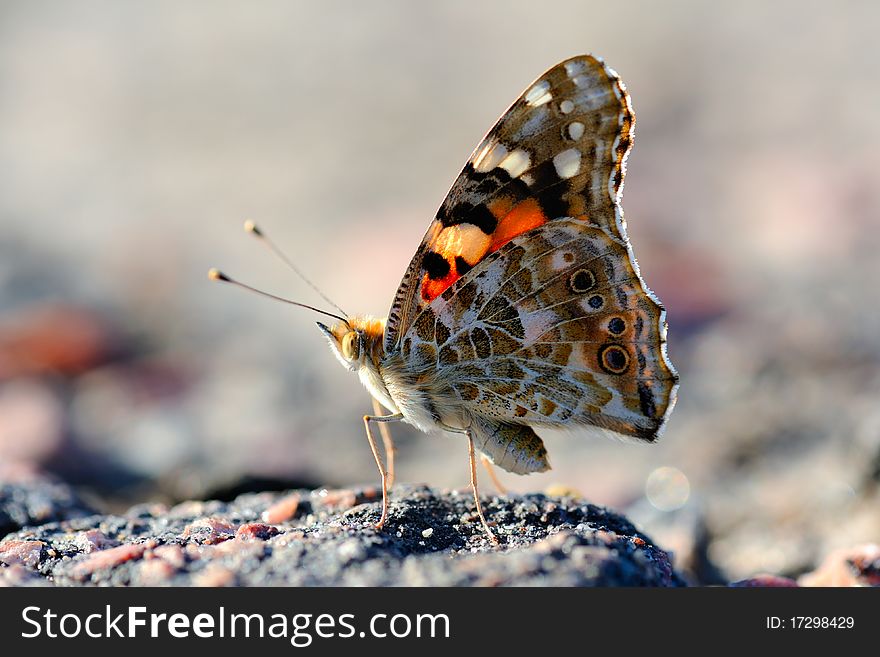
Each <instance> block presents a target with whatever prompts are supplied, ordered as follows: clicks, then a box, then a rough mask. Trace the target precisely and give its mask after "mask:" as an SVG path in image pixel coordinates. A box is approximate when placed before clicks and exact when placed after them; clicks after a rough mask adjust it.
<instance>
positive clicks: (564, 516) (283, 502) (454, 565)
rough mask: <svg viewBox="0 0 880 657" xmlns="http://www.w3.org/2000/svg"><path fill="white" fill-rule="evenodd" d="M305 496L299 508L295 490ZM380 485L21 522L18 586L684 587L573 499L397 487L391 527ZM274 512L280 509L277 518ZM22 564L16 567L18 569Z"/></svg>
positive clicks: (643, 539) (4, 556)
mask: <svg viewBox="0 0 880 657" xmlns="http://www.w3.org/2000/svg"><path fill="white" fill-rule="evenodd" d="M294 499H295V500H297V503H296V504H295V505H294V504H293V503H292V501H293V500H294ZM380 505H381V500H380V499H377V495H376V491H375V489H372V488H364V489H353V490H343V491H317V492H310V491H306V490H300V491H287V492H284V493H278V494H275V493H259V494H246V495H241V496H239V497H238V498H236V499H235V500H233V501H232V502H229V503H223V502H216V501H209V502H185V503H181V504H178V505H177V506H175V507H173V508H171V509H168V508H166V507H164V506H162V505H154V506H148V505H140V506H137V507H134V508H132V509H131V510H129V511H128V512H127V513H125V514H124V515H104V516H100V515H93V516H91V517H87V518H71V519H63V520H61V521H60V522H50V523H47V524H42V525H40V526H37V527H25V528H22V529H20V530H19V531H18V532H16V533H14V534H12V535H10V536H7V537H6V539H4V540H3V541H2V542H0V562H3V563H5V564H6V565H7V566H8V567H7V568H4V569H2V570H0V573H3V572H4V571H9V572H8V573H7V574H6V575H5V576H4V577H2V578H0V581H2V583H6V584H11V585H30V584H50V585H58V586H76V585H131V586H157V585H174V586H190V585H197V586H265V585H285V586H308V585H332V586H507V585H541V586H681V585H683V584H684V582H683V580H682V578H681V577H680V576H679V575H678V573H676V572H675V570H674V569H673V567H672V564H671V562H670V559H669V557H668V555H667V554H666V552H664V551H663V550H661V549H660V548H658V547H656V546H655V545H654V544H653V542H652V541H651V539H650V538H649V537H648V536H646V535H644V534H642V533H641V532H639V531H638V530H637V529H636V528H635V527H634V526H633V525H632V524H631V523H630V522H629V521H628V520H627V519H626V518H624V517H623V516H620V515H618V514H616V513H613V512H611V511H609V510H607V509H604V508H602V507H598V506H594V505H592V504H588V503H586V502H584V501H582V500H577V499H574V498H571V497H550V496H546V495H540V494H532V495H523V496H509V497H493V498H491V499H489V500H487V501H486V502H485V503H484V509H485V512H486V514H487V517H488V519H489V520H490V522H491V524H492V525H493V530H494V531H495V532H496V534H497V536H498V538H499V540H500V543H501V546H500V547H498V548H496V547H493V546H492V544H491V543H490V542H489V540H488V539H487V537H486V535H485V533H484V532H483V529H482V527H481V525H480V522H479V519H478V517H477V516H476V514H475V513H474V511H473V499H472V497H471V495H470V493H469V492H468V491H437V490H433V489H430V488H427V487H412V486H398V487H396V488H395V489H394V496H393V499H392V503H391V508H390V512H389V518H388V522H387V524H386V526H385V528H384V530H383V531H376V529H375V527H374V525H375V523H376V521H377V520H378V518H379V511H380V509H381V506H380ZM279 509H281V510H282V511H283V512H278V513H269V514H268V516H269V517H273V518H279V520H278V521H277V522H267V520H266V517H267V515H266V512H267V511H270V510H274V511H278V510H279ZM13 568H14V571H13V570H12V569H13Z"/></svg>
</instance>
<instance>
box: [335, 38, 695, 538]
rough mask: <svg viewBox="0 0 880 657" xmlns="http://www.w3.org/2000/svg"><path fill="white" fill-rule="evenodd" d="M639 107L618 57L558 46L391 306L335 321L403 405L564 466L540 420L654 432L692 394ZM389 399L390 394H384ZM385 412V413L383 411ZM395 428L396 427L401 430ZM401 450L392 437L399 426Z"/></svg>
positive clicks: (356, 357) (533, 461)
mask: <svg viewBox="0 0 880 657" xmlns="http://www.w3.org/2000/svg"><path fill="white" fill-rule="evenodd" d="M634 123H635V116H634V114H633V111H632V108H631V106H630V100H629V96H628V95H627V93H626V89H625V87H624V85H623V83H622V82H621V81H620V78H619V77H618V76H617V74H616V73H615V72H614V71H613V70H611V69H610V68H608V67H607V66H605V64H604V63H603V62H602V60H600V59H598V58H596V57H593V56H590V55H584V56H579V57H574V58H572V59H569V60H566V61H564V62H561V63H560V64H557V65H556V66H554V67H553V68H551V69H550V70H549V71H547V72H546V73H544V74H543V75H542V76H541V77H540V78H538V80H537V81H536V82H534V83H533V84H532V85H531V86H529V88H528V89H527V90H526V91H525V92H524V93H523V94H522V95H521V96H520V97H519V98H518V99H517V100H516V102H514V103H513V105H512V106H511V107H510V108H509V109H508V110H507V112H505V113H504V115H503V116H502V117H501V119H500V120H499V121H498V123H497V124H496V125H495V127H494V128H492V130H491V131H490V132H489V134H488V135H487V136H486V137H485V138H484V139H483V141H482V142H481V143H480V145H479V146H477V148H476V150H475V151H474V153H473V155H471V157H470V159H469V160H468V162H467V164H466V165H465V167H464V170H463V171H462V172H461V174H460V175H459V177H458V179H457V180H456V181H455V183H454V184H453V186H452V189H451V190H450V191H449V194H448V195H447V197H446V199H445V200H444V202H443V204H442V206H441V207H440V210H439V211H438V213H437V216H436V218H435V219H434V221H433V222H432V223H431V225H430V226H429V227H428V232H427V233H426V234H425V237H424V239H423V240H422V243H421V245H420V246H419V248H418V250H417V251H416V254H415V256H414V257H413V259H412V262H411V263H410V265H409V267H408V268H407V270H406V273H405V274H404V276H403V280H402V281H401V283H400V287H399V288H398V290H397V294H396V295H395V297H394V302H393V303H392V305H391V310H390V312H389V315H388V318H387V319H378V318H374V317H364V316H360V317H347V318H345V319H342V320H341V321H339V322H337V323H335V324H334V325H333V326H329V327H328V326H325V325H324V324H321V323H319V324H318V326H319V327H320V328H321V330H322V331H323V332H324V334H325V335H326V337H327V339H328V340H329V342H330V346H331V348H332V350H333V353H334V354H335V355H336V357H337V358H338V359H339V361H340V362H341V363H342V364H343V365H344V366H345V367H346V368H348V369H349V370H351V371H353V372H357V373H358V375H359V376H360V379H361V381H362V382H363V384H364V385H365V386H366V387H367V389H368V390H369V391H370V393H371V394H372V396H373V397H374V399H375V400H378V401H379V402H381V404H382V406H384V407H385V408H387V409H389V410H390V411H392V413H391V414H390V415H384V416H381V415H379V411H378V410H377V412H376V415H372V416H365V417H364V425H365V427H366V431H367V437H368V439H369V441H370V447H371V449H372V451H373V455H374V457H375V459H376V463H377V465H378V466H379V471H380V472H381V473H382V488H383V504H382V516H381V519H380V520H379V523H378V527H381V526H382V525H383V524H384V522H385V520H386V518H387V515H388V494H387V493H388V479H389V475H388V474H387V473H386V468H385V467H384V466H383V463H382V459H381V458H380V456H379V452H378V449H377V446H376V441H375V439H374V437H373V434H372V431H371V424H372V423H374V422H377V423H385V422H389V421H394V420H400V421H403V422H407V423H409V424H411V425H414V426H416V427H418V428H419V429H421V430H422V431H425V432H434V431H450V432H455V433H460V434H463V435H464V436H465V437H466V438H467V440H468V445H469V451H470V467H471V483H472V487H473V491H474V500H475V502H476V506H477V511H478V513H479V516H480V519H481V521H482V523H483V526H484V528H485V530H486V532H487V533H488V535H489V537H490V538H491V539H492V540H493V541H496V539H495V537H494V535H493V534H492V531H491V530H490V529H489V527H488V525H487V523H486V520H485V517H484V515H483V512H482V508H481V506H480V499H479V494H478V492H477V486H476V466H475V458H474V454H475V450H479V451H480V452H481V453H482V454H483V455H485V456H486V457H488V459H489V460H491V461H492V462H493V463H495V464H496V465H498V466H500V467H501V468H503V469H505V470H507V471H509V472H515V473H519V474H527V473H531V472H542V471H545V470H547V469H549V467H550V465H549V462H548V460H547V454H546V450H545V449H544V444H543V442H542V440H541V438H540V437H538V435H537V434H536V433H535V431H534V428H536V427H537V428H541V427H557V428H558V427H567V428H580V427H592V428H598V429H601V430H607V431H609V432H613V433H614V434H619V435H623V436H630V437H634V438H637V439H640V440H645V441H649V442H650V441H654V440H656V438H657V437H658V435H659V434H660V432H661V431H662V429H663V426H664V424H665V422H666V420H667V418H668V417H669V414H670V412H671V411H672V408H673V405H674V404H675V398H676V391H677V387H678V375H677V374H676V372H675V369H674V367H673V365H672V363H671V362H670V360H669V358H668V357H667V355H666V321H665V311H664V309H663V306H662V305H661V304H660V302H659V301H658V300H657V298H656V297H655V296H654V295H653V294H652V293H651V291H650V290H649V289H648V287H647V286H646V285H645V283H644V281H642V278H641V276H640V274H639V268H638V265H637V263H636V259H635V257H634V255H633V252H632V248H631V246H630V243H629V240H628V239H627V235H626V224H625V221H624V218H623V211H622V209H621V206H620V197H621V193H622V191H623V178H624V174H625V171H626V158H627V155H628V153H629V151H630V148H631V146H632V140H633V126H634ZM376 408H377V409H378V407H376ZM380 427H382V428H384V425H382V424H380ZM386 435H387V434H385V432H383V436H386ZM385 446H386V453H387V454H388V458H389V460H390V459H391V457H392V454H393V447H392V445H391V443H390V439H386V445H385Z"/></svg>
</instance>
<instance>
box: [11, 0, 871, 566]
mask: <svg viewBox="0 0 880 657" xmlns="http://www.w3.org/2000/svg"><path fill="white" fill-rule="evenodd" d="M878 21H880V9H878V7H877V5H876V4H875V3H870V2H862V3H859V2H851V3H846V4H843V5H833V4H832V3H818V2H776V3H759V2H742V3H735V4H733V5H724V6H723V7H721V6H720V5H717V4H714V3H704V2H698V1H693V2H684V1H674V2H665V3H655V2H649V1H644V2H627V3H625V4H620V3H609V2H604V3H599V2H560V1H555V2H544V3H539V4H536V3H534V2H505V3H501V2H483V3H473V2H466V1H454V2H444V3H412V2H405V1H400V2H370V3H361V2H275V1H264V2H260V3H256V4H254V3H247V2H243V1H242V2H219V1H210V2H208V1H205V2H193V1H187V2H180V1H177V0H174V1H171V0H168V1H164V2H163V1H155V2H126V3H120V2H114V1H112V0H107V1H105V2H94V1H83V2H77V3H67V2H43V1H34V0H28V1H21V2H16V1H9V0H6V1H4V2H3V3H2V4H0V228H2V230H0V479H2V480H6V481H14V480H20V479H23V478H27V477H33V476H41V475H43V474H48V475H51V476H53V477H57V478H59V479H61V480H64V481H66V482H68V483H70V484H72V485H74V486H76V487H77V489H78V490H79V491H80V492H81V494H83V495H85V496H87V497H89V499H92V500H95V502H96V504H99V505H100V506H102V507H103V508H105V509H109V510H121V509H124V508H126V507H127V506H128V505H130V504H133V503H137V502H143V501H146V500H163V501H169V502H173V501H178V500H181V499H187V498H202V497H220V498H224V499H228V498H229V497H231V496H234V495H235V494H236V493H238V492H241V491H246V490H262V489H280V488H287V487H292V486H308V487H317V486H352V485H357V484H375V483H377V482H378V475H377V472H376V468H375V464H374V463H373V460H372V457H371V455H370V452H369V448H368V446H367V442H366V440H365V438H364V435H363V426H362V423H361V419H360V418H361V415H363V413H365V412H367V411H369V409H370V402H369V398H368V396H367V393H366V391H365V390H364V389H363V388H362V387H361V385H360V383H359V382H358V380H357V379H356V377H353V376H351V375H350V374H348V373H347V372H346V371H344V370H343V369H342V368H341V367H340V366H339V365H338V363H337V362H336V360H335V359H334V358H333V356H332V355H331V354H330V353H329V351H328V350H327V348H326V344H325V342H324V339H323V338H322V336H321V335H320V333H319V332H318V330H317V329H316V327H315V325H314V321H315V319H316V318H315V317H314V316H313V315H311V314H309V313H307V312H305V311H301V310H298V309H294V308H290V307H288V306H284V305H280V304H273V303H271V302H269V301H266V300H264V299H260V298H258V297H256V296H252V295H247V294H245V293H243V292H241V291H239V290H235V289H231V288H228V287H224V286H221V285H217V284H212V283H210V282H209V281H208V280H207V279H206V276H205V272H206V270H207V269H208V267H210V266H219V267H221V268H223V269H224V270H226V271H227V272H228V273H230V274H233V275H236V276H238V277H240V278H243V279H245V280H247V281H248V282H251V283H253V284H255V285H257V286H259V287H262V288H265V289H267V290H269V291H271V292H276V293H281V294H286V295H289V296H292V297H294V298H296V299H299V300H302V301H305V302H311V303H317V304H318V305H326V304H323V302H321V300H320V299H319V298H317V297H316V295H315V294H314V293H313V292H311V291H310V290H309V289H308V288H307V287H306V286H305V285H303V284H302V283H301V282H300V281H298V280H297V279H296V278H295V277H294V276H293V275H291V274H290V272H288V271H286V270H285V269H284V268H283V267H282V266H281V265H280V264H279V263H278V262H276V261H275V260H273V259H272V258H271V257H270V256H269V255H268V254H267V253H266V252H265V251H264V250H263V249H262V248H261V247H260V245H259V244H257V243H256V242H255V241H254V240H253V239H251V238H249V237H247V236H246V235H245V234H244V233H243V232H242V230H241V224H242V222H243V220H244V219H246V218H251V219H254V220H255V221H256V222H257V223H258V224H259V225H260V226H261V227H263V228H264V229H265V230H266V231H267V232H268V233H269V234H270V235H272V236H273V238H274V239H275V241H276V242H277V243H278V244H279V245H281V246H282V247H283V248H284V249H285V250H286V251H287V252H288V253H289V254H290V256H291V257H292V258H293V259H294V260H295V261H296V263H297V264H298V266H299V267H301V268H302V269H303V270H304V271H306V272H307V273H308V274H309V275H310V276H311V277H312V278H313V279H314V280H315V281H316V282H317V283H318V284H319V285H320V286H321V287H322V289H323V290H324V291H325V292H326V293H327V294H328V295H329V296H331V297H332V298H333V299H334V300H335V301H336V302H337V303H338V304H339V305H341V306H342V307H343V308H345V309H346V310H347V311H348V312H350V313H372V314H376V315H380V316H384V315H385V314H386V313H387V310H388V307H389V305H390V302H391V299H392V296H393V295H394V292H395V290H396V288H397V285H398V281H399V278H400V276H401V275H402V273H403V270H404V268H405V267H406V265H407V264H408V262H409V259H410V257H411V256H412V254H413V252H414V250H415V249H416V247H417V245H418V243H419V240H420V239H421V237H422V234H423V233H424V231H425V229H426V227H427V225H428V223H429V221H430V220H431V218H432V217H433V215H434V212H435V211H436V209H437V207H438V206H439V204H440V202H441V201H442V199H443V196H444V194H445V193H446V190H447V189H448V187H449V185H450V184H451V183H452V181H453V179H454V177H455V176H456V175H457V174H458V172H459V170H460V169H461V167H462V165H463V164H464V161H465V159H466V158H467V156H468V155H469V154H470V152H471V150H472V149H473V147H474V146H475V145H476V143H477V142H478V141H479V139H480V138H481V137H482V135H483V134H484V133H485V132H486V130H488V128H489V127H490V126H491V125H492V124H493V123H494V121H495V119H496V118H497V117H498V115H499V114H500V113H501V112H502V111H503V110H504V109H505V108H506V107H507V106H508V105H509V104H510V103H511V102H512V101H513V100H514V98H515V97H516V96H517V95H518V94H519V93H520V91H522V89H524V88H525V87H526V85H527V84H528V83H529V82H531V81H532V80H533V79H534V78H535V77H537V76H538V75H539V74H541V73H542V72H543V71H544V70H545V69H547V68H549V67H550V66H552V65H553V64H555V63H556V62H558V61H560V60H562V59H564V58H566V57H569V56H571V55H574V54H578V53H582V52H593V53H595V54H598V55H601V56H602V57H604V58H605V60H606V61H607V62H608V63H609V64H610V65H611V66H612V67H613V68H614V69H616V70H617V71H618V73H619V74H620V75H621V77H622V79H623V80H624V82H625V83H626V85H627V87H628V89H629V91H630V93H631V95H632V99H633V104H634V108H635V112H636V115H637V117H638V122H637V128H636V142H635V147H634V150H633V152H632V154H631V156H630V159H629V169H628V175H627V179H626V194H625V197H624V207H625V210H626V216H627V220H628V224H629V232H630V237H631V238H632V241H633V244H634V249H635V253H636V255H637V257H638V258H639V261H640V264H641V267H642V272H643V274H644V276H645V278H646V280H647V282H648V284H649V285H650V286H651V287H652V288H653V289H654V290H655V291H656V292H657V293H658V295H659V296H660V298H661V299H662V300H663V302H664V304H665V305H666V307H667V308H668V320H669V344H670V346H669V352H670V355H671V357H672V360H673V362H674V363H675V364H676V366H677V367H678V370H679V372H680V374H681V377H682V385H681V389H680V394H679V404H678V406H677V408H676V410H675V412H674V414H673V416H672V419H671V422H670V423H669V426H668V429H667V432H666V434H665V436H664V437H663V438H662V440H661V442H660V443H659V444H657V445H651V446H647V445H633V444H628V443H621V442H615V441H602V440H599V439H592V438H588V437H586V436H582V435H578V434H577V433H575V432H571V433H564V434H558V435H556V434H549V435H547V436H546V442H547V444H548V448H549V452H550V458H551V463H553V464H554V469H553V470H551V471H550V472H549V473H546V474H542V475H533V476H530V477H518V476H515V475H509V474H505V473H501V477H502V480H503V482H504V483H505V485H507V486H508V487H509V488H510V489H512V490H513V491H520V492H527V491H541V490H545V489H546V488H548V487H549V486H552V485H563V486H567V487H570V488H573V489H575V490H577V491H579V492H580V493H581V494H583V495H584V496H585V497H586V498H587V499H589V500H590V501H593V502H595V503H599V504H605V505H609V506H611V507H613V508H615V509H617V510H619V511H622V512H624V513H626V514H627V515H629V517H630V518H631V519H632V520H633V521H634V522H636V523H637V524H638V525H640V526H641V527H642V528H643V529H644V530H645V531H647V532H648V533H649V534H651V535H653V537H654V538H655V539H656V540H657V541H658V543H659V544H660V545H661V546H664V547H667V548H669V549H671V550H673V551H674V552H675V555H676V559H677V562H678V565H679V566H680V567H681V568H683V569H686V570H688V572H690V573H691V575H692V577H693V578H694V580H695V581H700V582H703V583H712V582H719V581H724V580H727V579H736V578H741V577H746V576H749V575H752V574H754V573H757V572H761V571H768V572H773V573H777V574H782V575H798V574H799V573H802V572H804V571H805V570H808V569H810V568H811V567H813V566H814V565H815V564H816V563H817V561H819V560H820V559H821V558H822V556H823V555H825V554H827V553H828V552H829V551H831V550H832V549H835V548H838V547H846V546H850V545H855V544H858V543H862V542H866V541H877V540H880V505H878V502H880V493H878V487H880V312H878V311H877V282H878V281H880V258H878V256H877V254H878V252H880V185H878V183H880V179H878V171H880V121H878V120H877V117H878V116H880V82H878V77H877V62H878V61H880V40H878V39H877V38H876V26H877V24H878ZM392 431H393V433H394V435H395V437H396V440H397V442H398V447H399V452H398V461H397V464H398V465H397V473H398V479H399V480H400V481H406V482H427V483H430V484H431V485H435V486H452V487H465V486H466V485H467V482H468V468H467V449H466V444H465V443H464V441H462V440H461V439H460V437H456V436H445V435H437V436H426V435H423V434H418V433H417V432H414V431H412V430H410V429H408V428H406V427H402V426H394V427H393V429H392ZM481 476H482V478H483V481H484V486H485V488H484V490H485V491H486V492H489V491H490V490H491V489H490V484H489V481H488V479H487V478H486V477H485V476H484V475H482V473H481Z"/></svg>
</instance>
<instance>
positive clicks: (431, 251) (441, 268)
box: [385, 55, 635, 351]
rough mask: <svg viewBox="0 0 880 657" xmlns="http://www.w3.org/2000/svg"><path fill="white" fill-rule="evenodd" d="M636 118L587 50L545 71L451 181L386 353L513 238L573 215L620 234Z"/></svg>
mask: <svg viewBox="0 0 880 657" xmlns="http://www.w3.org/2000/svg"><path fill="white" fill-rule="evenodd" d="M634 122H635V117H634V115H633V112H632V109H631V107H630V102H629V97H628V96H627V94H626V90H625V88H624V86H623V83H622V82H621V81H620V79H619V78H618V77H617V74H616V73H615V72H614V71H612V70H611V69H610V68H608V67H607V66H605V64H604V63H603V62H602V61H601V60H599V59H597V58H595V57H592V56H590V55H583V56H580V57H574V58H572V59H569V60H566V61H564V62H562V63H560V64H558V65H556V66H554V67H553V68H551V69H550V70H549V71H547V72H546V73H544V75H542V76H541V77H540V78H538V80H537V81H535V82H534V83H533V84H532V85H530V86H529V88H528V89H526V91H525V92H523V94H522V95H521V96H520V97H519V98H518V99H517V100H516V102H514V104H513V105H512V106H511V107H510V108H509V109H508V110H507V112H505V113H504V115H503V116H502V117H501V119H499V121H498V123H497V124H496V125H495V126H494V127H493V128H492V130H490V132H489V134H488V135H486V137H485V138H484V139H483V141H482V142H481V143H480V145H479V146H477V148H476V150H475V151H474V153H473V154H472V155H471V157H470V159H469V160H468V162H467V164H466V165H465V167H464V169H463V171H462V172H461V174H460V175H459V177H458V178H457V179H456V181H455V183H454V184H453V186H452V188H451V189H450V191H449V193H448V195H447V197H446V199H445V200H444V202H443V204H442V206H441V207H440V210H439V211H438V213H437V216H436V218H435V219H434V221H433V222H432V223H431V225H430V226H429V228H428V231H427V233H426V234H425V237H424V238H423V240H422V243H421V245H420V246H419V249H418V251H417V252H416V254H415V256H414V257H413V259H412V261H411V263H410V265H409V267H408V268H407V271H406V273H405V274H404V277H403V280H402V281H401V284H400V287H399V289H398V291H397V294H396V295H395V298H394V302H393V303H392V306H391V310H390V312H389V316H388V324H387V327H386V332H385V349H386V351H390V350H391V349H393V348H394V346H395V345H396V344H397V343H398V342H399V340H400V338H401V336H402V335H403V334H404V333H405V332H406V331H407V329H408V328H409V326H410V324H411V323H412V321H413V320H414V318H415V317H416V316H417V315H418V313H419V312H420V311H421V310H422V309H423V308H425V307H426V306H427V305H428V304H429V303H431V301H433V300H434V299H436V298H437V297H438V296H439V295H441V294H442V293H443V292H444V291H445V290H447V289H448V288H449V287H450V286H451V285H452V284H453V283H455V282H456V281H457V280H458V279H459V278H461V277H462V276H463V275H465V274H466V273H467V272H469V271H470V270H471V269H473V268H474V267H475V266H477V265H478V264H479V263H480V262H481V261H482V260H483V259H484V258H485V257H486V256H487V255H489V254H491V253H495V252H497V251H498V250H499V249H500V248H502V247H503V246H504V245H505V244H506V243H508V242H509V241H510V240H511V239H513V238H514V237H516V236H517V235H521V234H523V233H525V232H527V231H529V230H532V229H534V228H537V227H538V226H542V225H544V224H545V223H547V222H548V221H553V220H555V219H557V218H562V217H578V218H580V219H581V220H582V221H584V222H587V223H589V224H591V225H594V226H597V227H600V228H601V229H603V230H604V231H605V232H607V233H608V234H609V235H611V236H613V237H615V238H617V239H620V240H622V241H625V240H626V231H625V226H624V224H623V217H622V213H621V212H620V205H619V196H620V192H621V188H622V185H623V177H624V173H625V161H626V156H627V154H628V152H629V149H630V146H631V143H632V130H633V125H634Z"/></svg>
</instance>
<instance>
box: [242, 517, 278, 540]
mask: <svg viewBox="0 0 880 657" xmlns="http://www.w3.org/2000/svg"><path fill="white" fill-rule="evenodd" d="M278 533H279V532H278V529H277V528H276V527H273V526H272V525H265V524H263V523H261V522H249V523H246V524H244V525H241V526H240V527H239V528H238V530H237V531H236V532H235V537H236V538H238V539H241V540H243V541H256V540H260V541H265V540H266V539H267V538H270V537H272V536H275V535H276V534H278Z"/></svg>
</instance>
